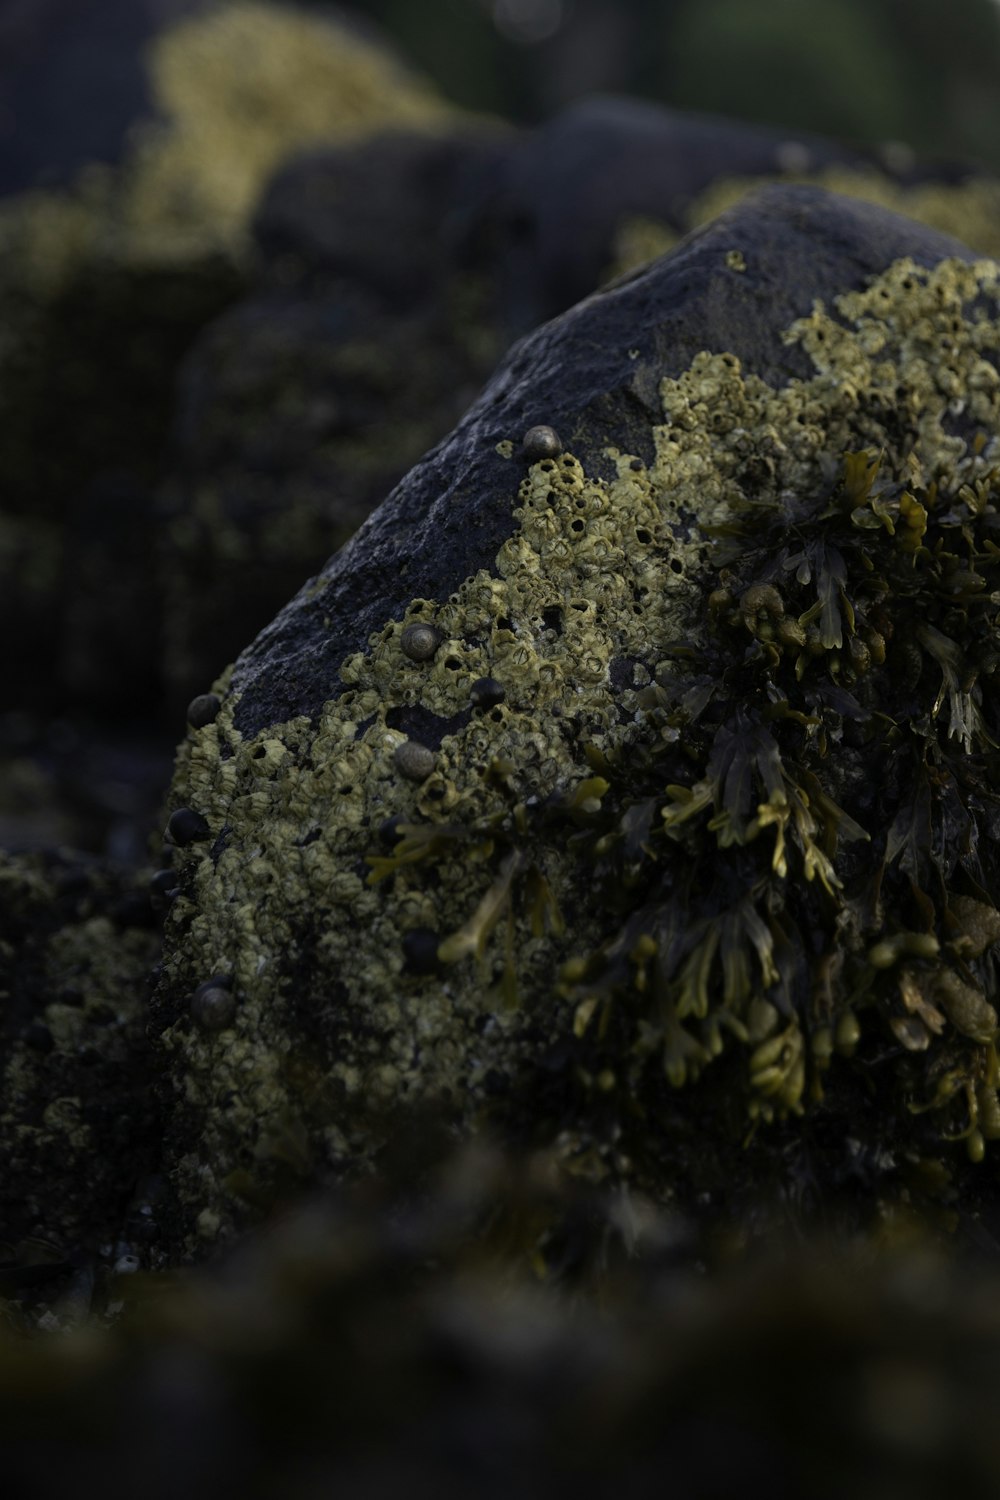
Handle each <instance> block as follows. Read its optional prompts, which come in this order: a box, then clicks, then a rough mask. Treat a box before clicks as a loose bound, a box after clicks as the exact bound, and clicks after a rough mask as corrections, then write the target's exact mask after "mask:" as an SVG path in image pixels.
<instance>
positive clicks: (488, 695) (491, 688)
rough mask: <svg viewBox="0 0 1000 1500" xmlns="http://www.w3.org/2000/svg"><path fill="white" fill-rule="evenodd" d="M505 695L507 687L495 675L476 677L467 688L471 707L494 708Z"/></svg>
mask: <svg viewBox="0 0 1000 1500" xmlns="http://www.w3.org/2000/svg"><path fill="white" fill-rule="evenodd" d="M506 696H507V689H506V688H505V687H504V685H503V683H502V682H498V681H497V679H496V678H495V677H477V678H476V681H475V682H474V683H473V684H472V686H471V687H470V689H469V697H470V698H471V699H472V706H473V708H496V706H497V704H498V703H502V702H503V700H504V699H505V698H506Z"/></svg>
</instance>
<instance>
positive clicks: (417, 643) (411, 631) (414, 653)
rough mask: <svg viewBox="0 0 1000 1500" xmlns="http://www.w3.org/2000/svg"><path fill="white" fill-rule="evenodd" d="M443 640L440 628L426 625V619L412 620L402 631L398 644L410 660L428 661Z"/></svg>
mask: <svg viewBox="0 0 1000 1500" xmlns="http://www.w3.org/2000/svg"><path fill="white" fill-rule="evenodd" d="M443 640H444V636H443V635H442V634H441V632H440V630H436V629H435V628H434V626H433V625H428V623H427V621H426V620H414V622H413V624H412V625H407V627H406V629H405V630H404V631H403V634H402V635H401V636H400V638H399V644H400V648H401V649H402V652H403V655H404V656H408V657H409V658H410V660H411V661H430V659H431V657H432V656H433V655H434V653H435V651H436V650H437V648H438V647H439V646H440V644H441V642H442V641H443Z"/></svg>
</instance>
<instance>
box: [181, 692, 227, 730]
mask: <svg viewBox="0 0 1000 1500" xmlns="http://www.w3.org/2000/svg"><path fill="white" fill-rule="evenodd" d="M221 707H222V699H221V698H220V697H219V695H218V693H199V694H198V696H197V698H192V699H191V702H190V703H189V704H188V706H187V721H188V723H189V724H190V725H191V728H192V729H204V728H205V726H206V724H212V723H214V721H215V720H216V719H217V718H218V716H219V709H220V708H221Z"/></svg>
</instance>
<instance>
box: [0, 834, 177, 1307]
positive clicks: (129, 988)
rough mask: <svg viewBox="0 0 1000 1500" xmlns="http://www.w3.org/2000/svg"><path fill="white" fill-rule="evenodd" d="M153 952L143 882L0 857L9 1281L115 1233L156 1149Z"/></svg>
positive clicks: (54, 862)
mask: <svg viewBox="0 0 1000 1500" xmlns="http://www.w3.org/2000/svg"><path fill="white" fill-rule="evenodd" d="M158 951H159V933H158V932H157V931H156V921H155V917H154V914H153V911H152V908H151V906H150V901H149V894H148V891H147V889H146V888H145V884H144V882H141V881H139V880H137V879H136V878H134V877H133V876H131V875H130V874H126V873H123V872H121V871H116V870H114V869H113V868H111V867H109V866H107V865H103V864H101V863H100V862H98V861H96V860H88V859H86V858H84V857H83V856H75V855H70V854H68V853H61V854H54V853H46V854H41V853H38V854H25V855H23V856H20V857H14V856H10V855H3V856H0V1051H2V1072H0V1159H2V1161H3V1173H2V1174H0V1241H2V1242H3V1243H2V1248H0V1260H2V1261H3V1262H4V1264H5V1266H6V1274H7V1277H8V1280H13V1283H14V1284H18V1283H19V1281H21V1282H24V1283H25V1284H28V1283H29V1282H30V1280H31V1276H32V1274H34V1276H35V1278H36V1279H37V1280H38V1281H44V1279H45V1276H46V1274H47V1273H46V1270H45V1267H46V1265H47V1264H48V1265H50V1266H51V1265H55V1267H56V1269H55V1270H54V1271H52V1272H51V1273H50V1274H52V1275H54V1276H58V1275H59V1274H60V1273H61V1272H64V1271H66V1270H67V1269H68V1266H67V1264H66V1263H67V1262H69V1261H72V1264H73V1265H74V1266H75V1267H76V1268H77V1269H78V1270H85V1268H86V1266H87V1264H88V1263H90V1262H92V1263H96V1260H97V1256H98V1253H99V1250H100V1247H101V1245H102V1243H103V1242H108V1245H107V1248H106V1250H105V1255H110V1254H111V1249H112V1247H113V1246H114V1244H115V1243H116V1242H117V1241H118V1239H119V1237H120V1235H121V1234H122V1233H123V1230H124V1225H125V1220H126V1209H127V1206H128V1204H129V1201H130V1199H131V1198H132V1196H133V1194H134V1193H135V1192H136V1190H137V1187H138V1184H139V1182H140V1179H141V1178H142V1176H143V1174H144V1172H147V1171H148V1170H149V1167H150V1163H151V1161H152V1159H153V1157H154V1154H155V1125H154V1118H153V1111H152V1107H151V1099H150V1092H149V1074H148V1069H147V1066H146V1058H147V1047H146V1042H145V1025H146V1014H145V1007H146V999H147V991H148V982H149V974H150V970H151V968H152V965H153V963H154V961H155V959H156V956H157V954H158ZM32 1266H34V1267H35V1271H34V1273H32V1272H31V1270H30V1269H29V1268H30V1267H32ZM39 1267H40V1268H41V1269H39Z"/></svg>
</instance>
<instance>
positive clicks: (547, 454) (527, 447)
mask: <svg viewBox="0 0 1000 1500" xmlns="http://www.w3.org/2000/svg"><path fill="white" fill-rule="evenodd" d="M562 446H563V445H562V439H561V438H560V436H559V434H558V432H556V430H555V428H554V427H546V426H545V425H544V424H542V425H540V426H538V427H529V428H528V430H527V432H526V433H525V434H524V437H523V439H522V441H521V452H522V454H523V455H524V457H525V458H526V459H528V460H529V462H530V463H536V462H537V461H538V459H540V458H558V457H559V455H560V453H561V452H562Z"/></svg>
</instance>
